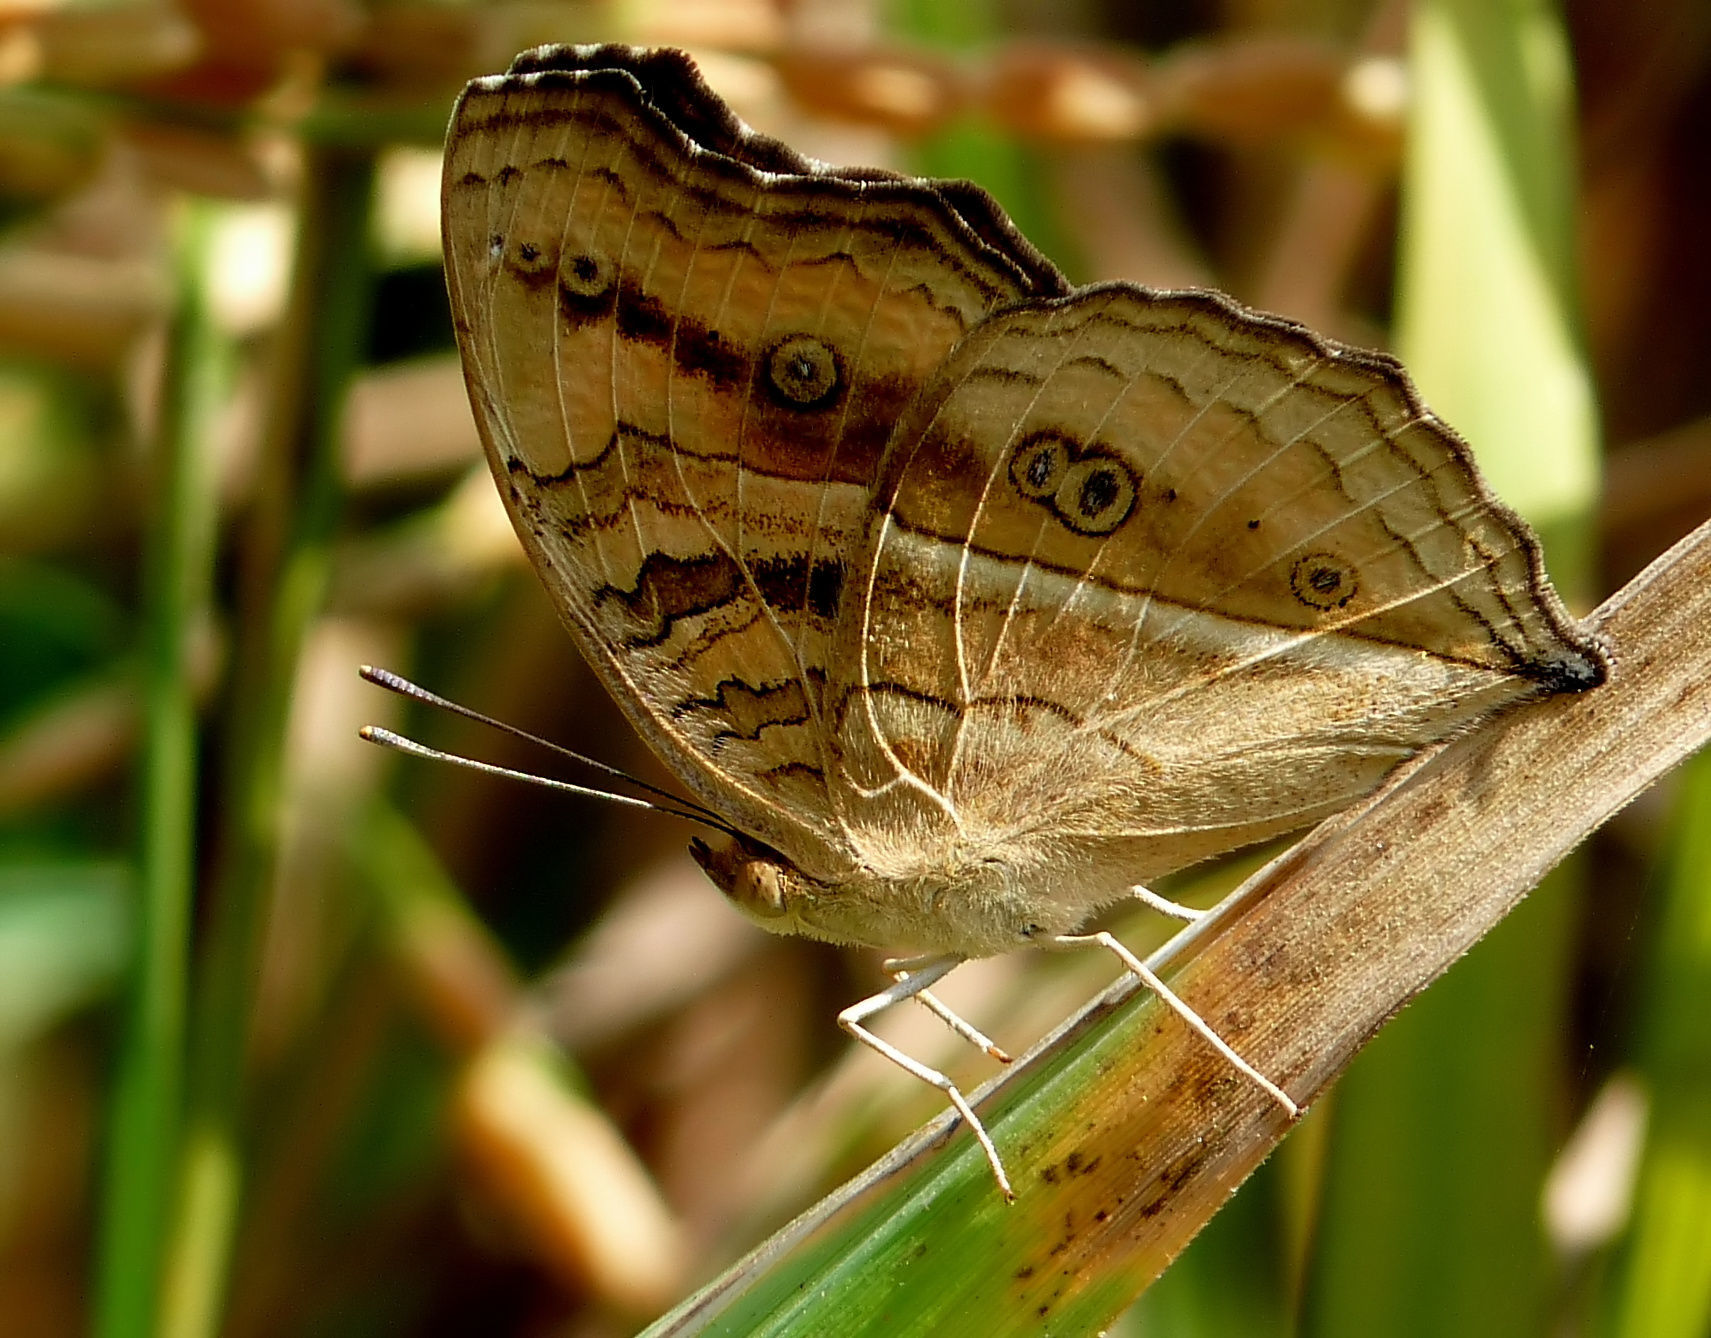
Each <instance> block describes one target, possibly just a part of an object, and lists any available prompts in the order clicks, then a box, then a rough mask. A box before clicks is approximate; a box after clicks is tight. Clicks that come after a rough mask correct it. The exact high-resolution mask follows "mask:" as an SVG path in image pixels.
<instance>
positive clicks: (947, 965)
mask: <svg viewBox="0 0 1711 1338" xmlns="http://www.w3.org/2000/svg"><path fill="white" fill-rule="evenodd" d="M911 964H912V965H914V966H915V968H916V969H915V970H913V971H909V970H905V969H904V968H903V966H902V965H901V964H899V965H898V967H897V970H898V973H899V975H900V978H899V979H898V980H897V981H895V982H894V983H893V984H892V985H891V986H890V988H888V989H883V990H881V991H880V992H879V993H878V994H875V995H872V996H871V997H869V998H866V999H863V1000H861V1001H860V1002H859V1003H853V1004H851V1005H850V1006H849V1007H848V1008H846V1009H844V1011H843V1012H841V1013H839V1014H838V1025H839V1026H840V1027H842V1028H843V1029H844V1030H845V1031H847V1032H848V1033H849V1034H850V1035H851V1036H854V1037H855V1038H856V1040H858V1041H860V1042H861V1043H862V1044H863V1045H865V1046H867V1047H869V1048H870V1049H872V1050H875V1051H877V1052H878V1053H880V1054H881V1055H884V1056H885V1058H887V1059H889V1060H890V1061H891V1062H892V1063H893V1064H895V1065H897V1067H898V1068H900V1069H902V1070H903V1071H904V1072H906V1073H912V1074H914V1075H915V1076H916V1077H917V1078H919V1079H920V1080H921V1081H922V1082H924V1083H929V1084H931V1085H932V1086H934V1087H936V1088H938V1089H939V1090H940V1091H941V1092H943V1093H944V1094H945V1096H946V1097H947V1098H948V1099H949V1101H950V1103H951V1105H952V1106H954V1107H956V1112H957V1114H959V1115H961V1116H962V1118H963V1122H964V1123H965V1124H967V1125H968V1128H969V1132H970V1133H972V1134H973V1135H974V1137H975V1140H976V1141H977V1142H978V1143H979V1144H980V1150H981V1151H982V1152H984V1153H985V1154H986V1163H987V1165H988V1166H990V1167H991V1168H992V1175H993V1178H994V1179H995V1180H997V1181H998V1189H999V1191H1000V1192H1001V1193H1002V1194H1003V1195H1004V1197H1005V1198H1006V1199H1009V1200H1011V1201H1012V1202H1014V1200H1015V1198H1016V1191H1015V1190H1013V1189H1011V1188H1010V1177H1009V1176H1007V1175H1006V1174H1005V1173H1004V1163H1003V1161H1002V1160H1000V1158H999V1156H998V1148H997V1146H996V1145H995V1144H994V1143H993V1141H992V1135H991V1134H989V1133H987V1132H986V1126H985V1125H984V1124H982V1123H981V1122H980V1117H979V1116H978V1115H976V1114H975V1113H974V1107H972V1106H971V1105H969V1104H968V1098H967V1097H965V1096H964V1095H963V1094H962V1093H961V1092H960V1091H959V1090H958V1089H957V1085H956V1084H955V1083H953V1082H952V1081H951V1080H950V1079H949V1078H947V1077H946V1076H945V1075H944V1074H942V1073H940V1072H939V1071H938V1070H937V1069H934V1068H928V1067H927V1066H926V1065H925V1064H923V1063H921V1061H920V1060H918V1059H913V1058H911V1057H910V1056H908V1055H906V1054H904V1053H903V1052H902V1051H901V1050H899V1049H898V1048H897V1047H896V1046H894V1045H892V1044H891V1043H890V1042H889V1041H884V1040H881V1039H880V1038H879V1037H878V1036H875V1035H874V1034H873V1033H872V1032H871V1031H869V1030H868V1029H867V1028H866V1027H864V1026H863V1025H862V1023H863V1022H865V1021H866V1020H867V1019H868V1018H870V1017H872V1016H873V1015H874V1014H875V1013H880V1012H883V1011H884V1010H885V1009H887V1008H889V1007H891V1005H892V1004H895V1003H902V1002H903V1001H904V1000H905V999H914V998H919V997H920V995H921V993H922V992H923V991H924V990H926V988H927V987H928V986H929V985H933V984H936V983H937V982H938V981H940V980H943V979H944V978H945V977H946V976H947V975H949V974H950V973H951V971H952V970H953V969H954V968H956V967H958V966H960V965H961V964H962V958H960V957H930V958H926V959H925V960H921V959H916V960H915V962H913V963H911ZM888 965H890V964H889V963H888ZM935 1002H936V1001H935ZM929 1007H931V1005H929ZM943 1007H944V1006H943V1005H942V1004H941V1005H940V1008H943ZM933 1011H935V1012H938V1010H937V1009H935V1010H933ZM946 1014H949V1016H950V1017H956V1015H955V1014H954V1013H951V1012H950V1010H949V1009H944V1012H942V1013H939V1014H938V1015H939V1016H940V1017H945V1015H946ZM947 1020H948V1019H947ZM957 1021H958V1022H961V1021H962V1019H961V1018H957ZM963 1026H964V1027H967V1029H968V1032H972V1033H973V1034H974V1036H979V1035H980V1033H979V1032H976V1031H974V1028H973V1027H969V1026H968V1024H967V1023H966V1022H964V1023H963ZM952 1027H953V1029H956V1027H955V1024H954V1023H953V1024H952ZM960 1034H965V1035H966V1034H967V1033H960ZM970 1039H973V1037H970ZM982 1039H984V1038H982ZM987 1044H989V1045H990V1042H987Z"/></svg>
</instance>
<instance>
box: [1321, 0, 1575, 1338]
mask: <svg viewBox="0 0 1711 1338" xmlns="http://www.w3.org/2000/svg"><path fill="white" fill-rule="evenodd" d="M1412 42H1413V47H1412V72H1413V80H1414V99H1415V102H1414V108H1413V113H1412V118H1411V123H1410V139H1409V148H1408V156H1407V161H1406V168H1405V175H1404V190H1403V217H1402V247H1401V254H1400V270H1399V287H1398V312H1397V345H1398V352H1399V353H1400V355H1401V356H1402V358H1403V360H1404V361H1405V362H1406V363H1407V364H1408V366H1409V368H1410V370H1411V371H1412V372H1413V374H1414V376H1415V378H1416V380H1417V381H1418V383H1419V385H1420V386H1421V389H1422V391H1423V393H1424V395H1425V398H1426V399H1427V401H1428V402H1429V403H1430V404H1431V405H1432V406H1433V408H1434V409H1435V410H1436V411H1437V412H1438V413H1440V414H1441V415H1442V416H1443V417H1444V418H1446V419H1447V420H1448V421H1449V422H1451V423H1453V424H1454V425H1455V426H1456V427H1457V428H1458V429H1459V430H1460V431H1461V432H1462V433H1463V434H1464V435H1465V436H1467V437H1468V438H1469V440H1471V441H1472V442H1473V443H1474V445H1475V448H1476V451H1477V453H1478V455H1479V459H1480V463H1481V465H1482V467H1483V469H1484V470H1485V473H1486V475H1487V477H1488V478H1489V479H1490V480H1491V481H1492V483H1493V485H1494V487H1495V488H1496V490H1497V491H1498V493H1499V494H1500V495H1502V496H1503V497H1504V498H1505V499H1506V500H1507V501H1509V502H1510V503H1511V504H1512V505H1515V506H1516V507H1517V508H1518V509H1519V510H1521V511H1522V512H1523V513H1525V514H1526V515H1528V517H1529V518H1530V519H1531V520H1532V521H1533V522H1534V524H1535V525H1536V526H1538V527H1539V528H1540V529H1541V531H1542V532H1543V533H1544V535H1545V538H1546V544H1547V548H1548V550H1549V552H1550V556H1551V562H1552V566H1553V568H1554V570H1555V571H1556V573H1557V575H1558V578H1559V580H1560V581H1562V582H1563V583H1564V584H1565V585H1566V587H1567V588H1568V589H1569V590H1570V591H1571V592H1572V591H1573V590H1574V589H1576V588H1579V587H1583V586H1584V583H1585V574H1586V572H1587V569H1588V566H1589V559H1588V556H1587V545H1586V535H1587V525H1586V517H1587V514H1588V512H1589V510H1590V507H1591V504H1592V501H1593V498H1594V492H1595V483H1596V473H1597V454H1596V445H1597V429H1596V422H1595V416H1594V406H1593V399H1592V391H1591V383H1590V378H1589V375H1588V372H1587V369H1586V367H1585V365H1584V362H1583V359H1582V355H1581V352H1580V348H1579V340H1578V335H1577V332H1576V328H1575V323H1574V314H1575V301H1574V297H1573V292H1572V283H1571V280H1570V277H1569V276H1570V263H1569V262H1570V250H1571V247H1570V226H1569V220H1570V218H1571V207H1572V196H1571V191H1570V176H1571V170H1570V163H1571V161H1572V158H1571V152H1570V142H1569V124H1570V120H1569V116H1570V107H1569V102H1570V87H1569V81H1568V75H1567V63H1566V57H1565V54H1564V52H1565V46H1564V41H1563V35H1562V32H1561V30H1560V27H1559V25H1558V21H1557V18H1556V16H1555V14H1554V12H1553V11H1552V10H1551V9H1550V8H1549V7H1548V6H1546V5H1543V4H1539V3H1534V2H1533V0H1505V3H1499V4H1491V3H1488V0H1430V2H1429V3H1424V4H1422V5H1420V6H1419V7H1418V9H1417V11H1416V16H1415V20H1414V25H1413V31H1412ZM1574 890H1575V880H1574V876H1573V874H1572V872H1571V871H1564V870H1559V871H1558V872H1557V873H1556V874H1554V875H1553V876H1552V878H1551V879H1549V880H1547V882H1546V884H1545V885H1544V886H1543V887H1542V888H1541V889H1539V891H1538V892H1537V894H1536V895H1535V896H1534V897H1533V899H1532V901H1531V902H1530V903H1529V904H1527V905H1526V906H1524V907H1522V908H1521V910H1520V911H1519V912H1517V913H1516V914H1515V915H1514V916H1512V917H1511V919H1510V921H1509V923H1507V924H1505V925H1503V926H1502V927H1501V928H1500V929H1499V930H1498V931H1497V932H1496V933H1495V934H1493V935H1492V936H1491V937H1490V939H1488V940H1487V941H1486V942H1484V943H1482V944H1481V945H1480V947H1479V949H1478V951H1477V952H1475V953H1474V954H1473V955H1472V956H1471V957H1470V958H1469V960H1468V961H1466V962H1465V963H1463V964H1461V965H1460V966H1458V967H1457V969H1456V970H1455V971H1453V972H1452V973H1451V975H1450V978H1449V979H1447V980H1445V981H1444V982H1443V983H1442V984H1441V985H1440V986H1438V987H1437V988H1435V989H1433V990H1432V991H1431V993H1430V994H1429V995H1428V996H1427V997H1426V998H1425V999H1423V1000H1421V1001H1420V1002H1419V1003H1417V1004H1415V1005H1414V1006H1413V1007H1412V1008H1410V1009H1409V1011H1408V1012H1407V1014H1405V1015H1404V1016H1403V1017H1402V1018H1401V1019H1399V1020H1398V1021H1397V1023H1396V1024H1394V1025H1393V1026H1392V1027H1391V1028H1390V1029H1389V1030H1388V1031H1387V1032H1386V1034H1385V1035H1384V1036H1383V1037H1381V1038H1380V1039H1379V1040H1378V1042H1377V1043H1376V1044H1375V1045H1374V1046H1373V1047H1372V1049H1371V1051H1370V1052H1369V1053H1368V1054H1367V1055H1365V1056H1363V1057H1362V1060H1361V1062H1360V1063H1359V1064H1357V1065H1356V1066H1355V1068H1354V1070H1353V1071H1352V1072H1351V1073H1350V1074H1349V1075H1348V1076H1347V1078H1345V1080H1344V1082H1343V1084H1342V1085H1341V1087H1340V1088H1339V1091H1338V1097H1337V1110H1336V1127H1335V1138H1334V1140H1333V1145H1332V1151H1331V1155H1330V1160H1329V1164H1328V1169H1327V1177H1328V1178H1327V1183H1326V1190H1325V1205H1324V1212H1323V1217H1322V1220H1321V1227H1320V1231H1321V1235H1320V1246H1319V1250H1318V1253H1317V1258H1316V1260H1315V1264H1314V1276H1313V1280H1312V1284H1311V1286H1310V1293H1309V1296H1310V1299H1309V1308H1308V1327H1307V1331H1308V1332H1310V1333H1313V1334H1319V1335H1337V1336H1340V1335H1345V1334H1346V1335H1356V1334H1360V1335H1366V1334H1372V1333H1384V1334H1389V1335H1408V1334H1420V1335H1436V1334H1442V1333H1457V1334H1463V1335H1471V1334H1491V1335H1493V1336H1494V1338H1495V1336H1497V1335H1501V1336H1502V1338H1513V1335H1517V1334H1527V1333H1542V1332H1544V1331H1545V1329H1546V1327H1547V1323H1548V1315H1549V1311H1550V1306H1551V1297H1552V1291H1553V1287H1554V1283H1555V1278H1554V1275H1553V1271H1552V1269H1551V1266H1550V1260H1549V1258H1548V1255H1547V1250H1546V1247H1545V1241H1544V1238H1543V1233H1542V1228H1541V1225H1540V1222H1539V1213H1538V1202H1539V1186H1540V1181H1541V1178H1542V1176H1543V1173H1544V1171H1545V1169H1546V1164H1547V1162H1548V1159H1549V1157H1550V1154H1551V1151H1552V1149H1553V1146H1554V1143H1555V1140H1556V1137H1557V1135H1558V1132H1559V1131H1558V1130H1557V1128H1556V1125H1555V1122H1554V1117H1555V1114H1556V1112H1557V1110H1558V1108H1559V1103H1560V1097H1561V1093H1562V1087H1563V1075H1562V1073H1561V1072H1560V1053H1559V1049H1558V1047H1559V1037H1560V1036H1561V1034H1562V1022H1563V1017H1564V1013H1565V1009H1566V1002H1567V988H1568V975H1569V962H1570V948H1571V942H1570V939H1571V929H1572V918H1571V917H1572V895H1573V893H1574Z"/></svg>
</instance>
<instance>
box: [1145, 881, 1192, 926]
mask: <svg viewBox="0 0 1711 1338" xmlns="http://www.w3.org/2000/svg"><path fill="white" fill-rule="evenodd" d="M1129 893H1130V895H1131V896H1133V897H1134V898H1135V900H1136V901H1138V902H1140V903H1141V904H1142V905H1143V906H1145V907H1146V908H1147V909H1148V910H1154V911H1157V912H1158V913H1159V914H1160V915H1168V916H1170V918H1171V919H1173V920H1187V921H1188V922H1189V923H1190V924H1193V923H1194V922H1195V921H1196V920H1198V919H1200V918H1201V917H1202V916H1203V915H1205V914H1206V912H1205V911H1197V910H1195V909H1194V907H1192V906H1184V905H1183V904H1182V903H1181V902H1180V901H1172V900H1171V899H1170V898H1169V897H1161V896H1159V894H1158V893H1157V892H1154V891H1153V890H1152V889H1151V888H1150V887H1142V886H1141V885H1140V884H1139V883H1136V884H1135V885H1134V886H1133V887H1131V888H1130V889H1129Z"/></svg>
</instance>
